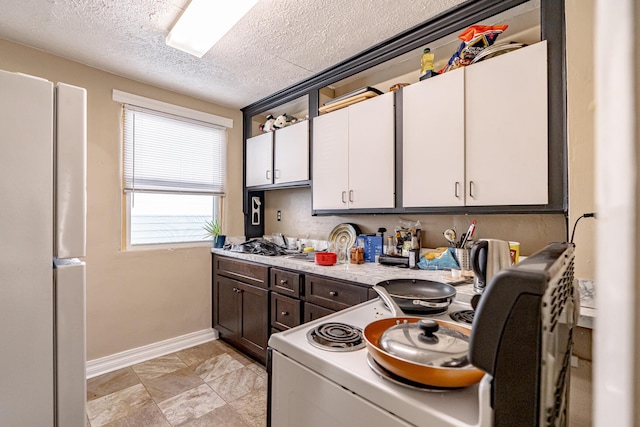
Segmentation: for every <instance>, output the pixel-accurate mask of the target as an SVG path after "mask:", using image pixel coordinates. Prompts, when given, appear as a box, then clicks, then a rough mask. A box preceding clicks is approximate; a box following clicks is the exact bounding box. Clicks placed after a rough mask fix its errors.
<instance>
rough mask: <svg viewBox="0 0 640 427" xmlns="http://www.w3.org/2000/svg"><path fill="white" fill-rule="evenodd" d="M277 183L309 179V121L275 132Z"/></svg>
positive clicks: (275, 171) (274, 174) (275, 179)
mask: <svg viewBox="0 0 640 427" xmlns="http://www.w3.org/2000/svg"><path fill="white" fill-rule="evenodd" d="M275 160H276V161H275V169H274V171H273V177H274V178H273V180H274V183H275V184H282V183H285V182H295V181H306V180H308V179H309V122H308V121H306V120H305V121H303V122H300V123H296V124H294V125H291V126H287V127H286V128H282V129H279V130H277V131H276V132H275Z"/></svg>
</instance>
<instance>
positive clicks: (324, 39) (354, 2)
mask: <svg viewBox="0 0 640 427" xmlns="http://www.w3.org/2000/svg"><path fill="white" fill-rule="evenodd" d="M211 1H214V0H211ZM232 1H233V0H232ZM188 3H189V0H0V8H1V9H0V10H1V11H2V12H0V38H4V39H8V40H12V41H15V42H18V43H21V44H24V45H28V46H32V47H35V48H38V49H41V50H45V51H47V52H51V53H53V54H56V55H59V56H62V57H65V58H68V59H71V60H73V61H77V62H81V63H83V64H87V65H90V66H92V67H96V68H99V69H102V70H105V71H109V72H112V73H115V74H118V75H121V76H125V77H128V78H132V79H135V80H138V81H142V82H145V83H149V84H152V85H154V86H158V87H162V88H166V89H170V90H173V91H176V92H180V93H184V94H188V95H191V96H194V97H196V98H200V99H204V100H207V101H210V102H214V103H217V104H220V105H225V106H229V107H236V108H241V107H244V106H247V105H249V104H251V103H253V102H256V101H258V100H260V99H262V98H264V97H266V96H268V95H270V94H272V93H274V92H276V91H278V90H280V89H283V88H285V87H288V86H291V85H292V84H295V83H297V82H299V81H301V80H304V79H306V78H308V77H310V76H312V75H314V74H316V73H317V72H319V71H322V70H324V69H326V68H328V67H330V66H332V65H334V64H336V63H338V62H340V61H342V60H344V59H346V58H349V57H351V56H353V55H355V54H357V53H359V52H361V51H363V50H364V49H366V48H368V47H370V46H372V45H374V44H376V43H379V42H381V41H383V40H385V39H388V38H389V37H391V36H393V35H395V34H397V33H399V32H401V31H403V30H406V29H408V28H410V27H412V26H414V25H417V24H419V23H421V22H423V21H425V20H427V19H429V18H430V17H432V16H434V15H436V14H438V13H440V12H442V11H445V10H447V9H449V8H451V7H452V6H454V5H456V4H459V3H462V0H260V1H259V2H258V3H257V4H256V5H255V6H254V7H253V8H252V9H251V10H250V11H249V13H248V14H247V15H246V16H245V17H244V18H243V19H242V20H241V21H240V22H238V24H236V25H235V26H234V27H233V28H232V29H231V30H230V31H229V32H228V33H227V34H226V35H225V36H224V37H223V38H222V40H220V41H219V42H218V44H216V45H215V46H214V47H213V48H212V49H211V50H210V51H209V52H208V53H206V54H205V55H204V56H203V57H202V58H201V59H199V58H196V57H194V56H191V55H189V54H187V53H184V52H181V51H179V50H176V49H173V48H171V47H168V46H166V45H165V42H164V40H165V37H166V35H167V33H168V32H169V29H170V28H171V27H172V25H173V23H174V22H175V20H176V19H177V18H178V17H179V16H180V14H181V12H182V9H183V8H184V7H186V5H187V4H188ZM220 3H221V4H224V2H220ZM221 7H223V6H221Z"/></svg>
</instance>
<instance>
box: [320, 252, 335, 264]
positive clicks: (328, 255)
mask: <svg viewBox="0 0 640 427" xmlns="http://www.w3.org/2000/svg"><path fill="white" fill-rule="evenodd" d="M315 259H316V264H318V265H334V264H335V263H336V262H337V261H338V254H336V253H335V252H316V253H315Z"/></svg>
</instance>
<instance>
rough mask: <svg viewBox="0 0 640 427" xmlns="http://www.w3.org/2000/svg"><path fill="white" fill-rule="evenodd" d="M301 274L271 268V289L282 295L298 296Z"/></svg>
mask: <svg viewBox="0 0 640 427" xmlns="http://www.w3.org/2000/svg"><path fill="white" fill-rule="evenodd" d="M301 278H302V275H300V274H298V273H294V272H292V271H286V270H280V269H278V268H272V269H271V290H272V291H275V292H278V293H280V294H283V295H288V296H290V297H294V298H298V297H299V296H300V281H301Z"/></svg>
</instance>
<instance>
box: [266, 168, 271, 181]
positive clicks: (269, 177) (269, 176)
mask: <svg viewBox="0 0 640 427" xmlns="http://www.w3.org/2000/svg"><path fill="white" fill-rule="evenodd" d="M265 178H267V179H271V171H270V170H268V171H266V172H265Z"/></svg>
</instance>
